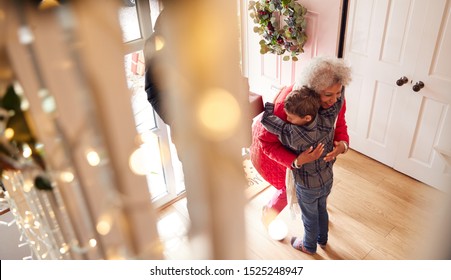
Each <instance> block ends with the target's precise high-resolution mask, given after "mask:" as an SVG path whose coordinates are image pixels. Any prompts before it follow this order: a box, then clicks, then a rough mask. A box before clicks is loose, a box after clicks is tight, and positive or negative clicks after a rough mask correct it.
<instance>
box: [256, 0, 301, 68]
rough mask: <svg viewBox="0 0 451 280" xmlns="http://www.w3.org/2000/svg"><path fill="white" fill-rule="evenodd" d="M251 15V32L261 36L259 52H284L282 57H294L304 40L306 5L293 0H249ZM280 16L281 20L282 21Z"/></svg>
mask: <svg viewBox="0 0 451 280" xmlns="http://www.w3.org/2000/svg"><path fill="white" fill-rule="evenodd" d="M249 10H252V12H251V13H250V17H251V18H253V19H254V23H255V24H256V26H254V32H255V33H258V34H259V35H260V36H261V37H262V40H260V53H261V54H265V53H268V52H270V53H273V54H277V55H283V54H285V53H288V54H287V55H285V56H284V57H283V60H284V61H288V60H290V57H291V59H292V60H293V61H297V60H298V58H297V55H299V54H301V53H303V52H304V45H305V43H306V42H307V34H306V33H305V31H306V25H307V24H306V20H305V15H306V13H307V9H306V8H305V7H304V6H302V5H301V4H299V3H297V2H296V1H295V0H260V1H249ZM282 19H283V22H282Z"/></svg>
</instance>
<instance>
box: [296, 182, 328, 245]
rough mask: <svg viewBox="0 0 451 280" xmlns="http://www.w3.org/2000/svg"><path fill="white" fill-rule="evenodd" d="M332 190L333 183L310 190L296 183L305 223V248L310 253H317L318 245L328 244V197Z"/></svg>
mask: <svg viewBox="0 0 451 280" xmlns="http://www.w3.org/2000/svg"><path fill="white" fill-rule="evenodd" d="M331 189H332V182H330V183H329V184H327V185H324V186H322V187H321V188H315V189H308V188H305V187H304V186H302V185H300V184H298V183H296V196H297V198H298V203H299V206H300V207H301V211H302V221H303V223H304V239H303V243H304V247H305V248H306V249H307V250H309V252H312V253H314V252H316V245H317V243H318V244H326V243H327V238H328V232H329V214H328V213H327V201H326V200H327V197H328V196H329V194H330V191H331Z"/></svg>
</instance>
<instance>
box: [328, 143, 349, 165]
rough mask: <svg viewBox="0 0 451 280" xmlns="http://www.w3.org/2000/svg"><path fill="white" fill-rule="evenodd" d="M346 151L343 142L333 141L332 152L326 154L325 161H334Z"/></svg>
mask: <svg viewBox="0 0 451 280" xmlns="http://www.w3.org/2000/svg"><path fill="white" fill-rule="evenodd" d="M345 151H346V146H345V144H344V143H343V141H339V142H338V141H335V142H334V149H333V150H332V152H330V153H328V154H327V155H326V156H325V157H324V160H325V161H331V160H334V159H335V158H336V157H337V156H338V155H339V154H342V153H344V152H345Z"/></svg>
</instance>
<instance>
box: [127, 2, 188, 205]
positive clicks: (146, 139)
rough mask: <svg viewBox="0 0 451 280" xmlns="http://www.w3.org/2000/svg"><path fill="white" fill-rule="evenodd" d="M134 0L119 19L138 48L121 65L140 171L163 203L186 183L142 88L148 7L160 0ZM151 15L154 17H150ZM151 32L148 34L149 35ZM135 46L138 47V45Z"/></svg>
mask: <svg viewBox="0 0 451 280" xmlns="http://www.w3.org/2000/svg"><path fill="white" fill-rule="evenodd" d="M145 2H146V1H137V3H136V5H137V6H131V7H129V6H125V5H124V6H123V7H121V8H120V11H119V20H120V24H121V28H122V31H123V41H124V43H125V44H126V46H127V45H132V48H131V49H137V50H136V51H133V52H131V53H128V54H126V55H125V56H124V67H125V74H126V78H127V83H128V87H129V89H130V92H131V101H132V109H133V112H134V117H135V123H136V129H137V131H138V133H139V134H140V135H141V139H140V141H141V143H142V144H141V148H140V151H141V153H142V155H141V157H142V158H141V159H140V160H143V161H145V164H144V166H147V168H146V170H143V174H145V176H146V178H147V182H148V185H149V191H150V195H151V197H152V200H153V202H154V203H155V205H156V206H161V205H164V204H166V203H168V202H170V201H172V200H174V199H175V198H177V196H179V195H182V194H184V191H185V185H184V180H183V171H182V165H181V162H180V161H179V160H178V157H177V151H176V149H175V146H174V145H173V143H172V142H171V137H170V129H169V127H168V126H167V125H166V124H165V123H164V122H163V121H162V120H161V119H160V118H159V116H158V115H157V114H156V112H155V111H154V110H153V108H152V106H151V105H150V103H149V102H148V101H147V94H146V92H145V90H144V71H145V70H144V55H143V52H142V48H143V46H144V41H145V40H144V39H145V38H147V37H148V36H145V35H142V34H148V33H149V31H148V29H151V26H152V24H153V23H154V21H155V20H154V19H155V17H156V16H157V15H158V13H156V12H155V11H152V16H151V11H150V7H152V8H155V9H157V8H158V7H159V2H158V1H154V0H151V1H149V3H145ZM152 17H153V18H152ZM149 35H150V34H149ZM137 46H138V47H137Z"/></svg>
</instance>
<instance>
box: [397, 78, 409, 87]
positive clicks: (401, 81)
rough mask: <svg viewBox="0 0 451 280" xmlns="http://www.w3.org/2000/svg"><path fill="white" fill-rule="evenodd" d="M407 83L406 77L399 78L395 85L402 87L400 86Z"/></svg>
mask: <svg viewBox="0 0 451 280" xmlns="http://www.w3.org/2000/svg"><path fill="white" fill-rule="evenodd" d="M408 81H409V79H407V77H406V76H402V77H401V78H399V79H398V80H397V81H396V84H397V85H398V86H402V85H404V84H405V83H407V82H408Z"/></svg>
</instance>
